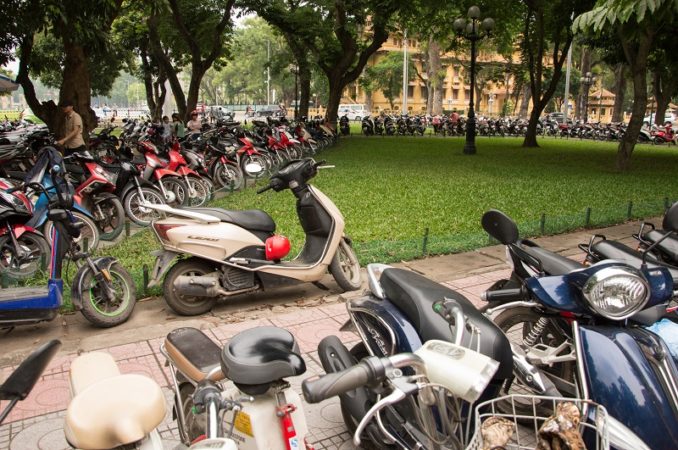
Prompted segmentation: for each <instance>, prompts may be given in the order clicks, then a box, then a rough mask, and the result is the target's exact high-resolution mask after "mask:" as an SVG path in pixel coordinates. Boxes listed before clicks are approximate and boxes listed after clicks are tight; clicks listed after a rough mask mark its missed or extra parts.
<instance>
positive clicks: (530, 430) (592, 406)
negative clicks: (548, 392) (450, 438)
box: [466, 395, 610, 450]
mask: <svg viewBox="0 0 678 450" xmlns="http://www.w3.org/2000/svg"><path fill="white" fill-rule="evenodd" d="M499 402H503V404H502V406H501V408H499ZM561 402H572V403H574V404H575V405H576V406H577V408H579V411H580V412H581V418H582V420H581V422H580V425H579V433H580V434H581V435H582V436H583V438H584V440H585V442H586V444H587V449H588V450H594V449H595V450H608V449H609V448H610V443H609V440H608V424H607V417H608V414H607V410H606V409H605V407H603V406H602V405H599V404H597V403H594V402H592V401H590V400H581V399H573V398H562V397H542V396H535V395H507V396H504V397H497V398H495V399H492V400H488V401H486V402H483V403H480V404H478V405H477V406H476V413H475V429H474V432H473V436H472V437H471V439H470V440H469V441H468V442H469V443H468V445H467V447H466V450H482V449H483V438H482V435H481V433H480V427H481V425H482V423H483V422H484V421H485V420H486V419H488V418H490V417H492V416H495V417H503V418H505V419H508V420H510V421H511V422H513V427H514V428H513V436H512V437H511V440H510V441H509V442H508V443H507V444H506V445H505V447H504V448H505V449H506V450H527V449H530V450H533V449H534V448H535V447H536V446H537V439H538V436H539V428H540V427H541V425H542V424H543V423H544V421H545V420H546V419H548V418H549V417H550V415H551V414H552V413H553V411H555V409H556V405H557V404H558V403H561ZM518 409H520V410H523V411H526V410H529V409H531V413H530V414H518V412H517V411H518ZM545 410H547V411H548V413H541V412H540V411H545ZM594 442H595V446H594Z"/></svg>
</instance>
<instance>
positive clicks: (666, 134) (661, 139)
mask: <svg viewBox="0 0 678 450" xmlns="http://www.w3.org/2000/svg"><path fill="white" fill-rule="evenodd" d="M677 137H678V136H677V135H676V133H675V132H674V131H673V127H672V126H671V124H670V123H667V124H666V126H665V127H664V129H663V130H662V129H656V130H653V131H652V143H653V144H664V143H667V142H668V143H669V145H670V144H676V138H677Z"/></svg>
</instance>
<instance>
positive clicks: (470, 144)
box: [464, 23, 478, 155]
mask: <svg viewBox="0 0 678 450" xmlns="http://www.w3.org/2000/svg"><path fill="white" fill-rule="evenodd" d="M470 40H471V90H470V92H471V95H470V101H469V104H468V122H467V123H466V143H465V144H464V154H466V155H475V153H476V114H475V112H474V111H473V91H474V90H475V85H476V41H477V40H478V38H477V35H476V29H475V23H474V24H473V34H472V35H471V36H470Z"/></svg>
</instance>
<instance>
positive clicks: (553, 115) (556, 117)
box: [546, 112, 565, 123]
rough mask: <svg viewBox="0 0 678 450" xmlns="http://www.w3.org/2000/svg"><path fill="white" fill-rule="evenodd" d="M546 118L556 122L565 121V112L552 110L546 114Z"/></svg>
mask: <svg viewBox="0 0 678 450" xmlns="http://www.w3.org/2000/svg"><path fill="white" fill-rule="evenodd" d="M546 119H548V120H555V121H556V122H558V123H565V114H564V113H561V112H552V113H549V114H547V116H546Z"/></svg>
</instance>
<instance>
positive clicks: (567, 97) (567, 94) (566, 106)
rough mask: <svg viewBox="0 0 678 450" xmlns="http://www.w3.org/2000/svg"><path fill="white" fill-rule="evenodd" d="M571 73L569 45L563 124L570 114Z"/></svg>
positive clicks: (569, 50) (570, 50)
mask: <svg viewBox="0 0 678 450" xmlns="http://www.w3.org/2000/svg"><path fill="white" fill-rule="evenodd" d="M571 71H572V44H570V48H569V49H568V50H567V71H566V72H565V96H564V97H565V99H564V101H563V114H564V116H565V122H566V123H567V119H568V117H569V113H570V108H569V105H570V72H571Z"/></svg>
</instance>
